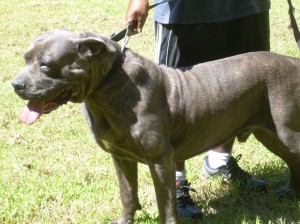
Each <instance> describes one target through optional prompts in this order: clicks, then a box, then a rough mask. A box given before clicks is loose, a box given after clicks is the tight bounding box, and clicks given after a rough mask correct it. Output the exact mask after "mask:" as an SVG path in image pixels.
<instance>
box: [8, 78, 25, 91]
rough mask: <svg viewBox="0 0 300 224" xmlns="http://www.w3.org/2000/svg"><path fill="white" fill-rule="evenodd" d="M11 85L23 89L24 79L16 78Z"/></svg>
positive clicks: (16, 88)
mask: <svg viewBox="0 0 300 224" xmlns="http://www.w3.org/2000/svg"><path fill="white" fill-rule="evenodd" d="M11 85H12V86H13V87H14V89H15V90H23V89H25V81H24V79H23V78H20V77H18V78H16V79H15V80H14V81H12V83H11Z"/></svg>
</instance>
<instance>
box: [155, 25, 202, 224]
mask: <svg viewBox="0 0 300 224" xmlns="http://www.w3.org/2000/svg"><path fill="white" fill-rule="evenodd" d="M155 33H156V59H155V60H156V63H157V64H164V65H167V66H169V67H173V68H177V67H179V66H180V63H179V62H180V60H181V52H180V49H179V47H178V38H177V36H176V35H174V32H173V30H172V29H171V27H169V26H164V25H162V24H159V23H155ZM189 185H190V184H189V183H188V181H187V179H186V170H185V163H184V161H181V162H176V197H177V210H178V214H179V216H180V217H190V218H192V219H193V220H195V221H198V220H200V219H201V218H202V212H201V211H200V209H199V208H198V207H197V206H196V205H195V203H194V202H193V200H192V198H191V196H190V194H189V191H190V190H191V189H192V188H191V187H190V186H189Z"/></svg>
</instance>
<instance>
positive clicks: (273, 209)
mask: <svg viewBox="0 0 300 224" xmlns="http://www.w3.org/2000/svg"><path fill="white" fill-rule="evenodd" d="M293 2H294V5H295V6H296V7H298V8H300V0H294V1H293ZM127 4H128V1H124V0H72V1H71V0H68V1H66V0H62V1H50V0H44V1H37V0H1V1H0V74H1V76H0V82H1V90H0V100H1V107H0V125H1V128H0V136H1V137H0V223H107V222H109V221H110V220H112V219H117V218H118V215H119V214H120V211H121V207H120V199H119V193H118V183H117V180H116V175H115V171H114V168H113V165H112V162H111V159H110V155H109V154H107V153H105V152H104V151H103V150H101V149H100V148H99V147H98V146H97V145H96V144H95V142H94V140H93V139H92V136H91V134H90V131H89V130H88V127H87V125H86V122H85V120H84V118H83V116H82V114H81V110H80V105H78V104H71V103H70V104H68V105H66V106H63V107H61V108H59V109H58V110H56V111H54V112H52V113H51V114H49V115H44V116H43V117H42V118H41V119H40V120H39V121H38V122H37V123H36V124H34V125H32V126H27V125H23V124H21V122H20V120H19V116H20V114H21V111H22V108H23V107H24V106H25V103H26V102H24V101H22V100H21V99H19V98H18V97H17V96H16V94H14V92H13V90H12V88H11V85H10V83H11V81H12V79H13V78H14V77H15V76H16V74H17V73H18V72H19V71H20V69H21V68H22V67H23V65H24V62H23V59H22V55H23V53H24V52H25V50H26V48H27V47H28V46H29V43H30V42H31V41H32V40H33V39H34V38H35V37H36V36H37V35H39V34H41V33H42V32H44V31H46V30H51V29H54V28H61V27H66V28H69V29H71V30H74V31H84V30H88V31H93V32H96V33H99V34H103V35H106V36H109V35H111V33H112V32H118V31H120V30H121V29H123V28H124V20H125V12H126V9H127ZM287 9H288V7H287V3H286V1H282V0H274V1H272V10H271V49H272V51H273V52H277V53H281V54H285V55H291V56H295V57H300V54H299V50H297V47H296V44H295V41H294V39H293V34H292V31H291V30H290V29H288V25H289V18H288V13H287ZM296 15H297V20H298V22H299V25H300V12H299V11H296ZM153 33H154V31H153V22H152V14H150V16H149V19H148V21H147V24H146V27H145V28H144V32H143V33H142V34H140V35H138V36H135V37H132V38H131V40H130V43H129V47H130V48H132V49H134V50H135V51H136V52H139V53H140V54H142V55H144V56H146V57H147V58H149V59H154V34H153ZM240 153H242V154H243V157H242V159H241V161H240V162H239V164H240V165H241V166H242V167H243V168H245V169H246V170H248V171H249V172H251V173H252V174H255V175H256V176H258V177H260V178H263V179H266V180H267V181H268V182H269V183H270V187H271V191H270V193H269V194H266V195H261V194H252V195H249V194H247V195H246V194H241V193H238V192H237V191H236V190H235V189H234V188H233V187H232V186H228V185H226V184H224V183H222V181H221V180H218V179H217V180H214V181H208V180H206V181H202V180H201V179H200V178H199V172H200V170H201V167H202V159H203V156H204V155H201V156H197V157H195V158H193V159H191V160H189V161H188V162H187V168H188V178H189V181H190V182H192V184H193V187H194V188H195V189H196V190H197V193H193V197H194V199H195V201H196V203H197V204H198V205H199V206H202V207H203V209H204V220H203V223H257V224H258V223H300V205H299V203H298V202H296V201H293V200H287V199H285V200H281V201H278V200H276V199H275V198H274V197H273V193H274V189H276V188H278V187H279V186H280V185H282V184H283V183H287V182H288V178H289V173H288V169H287V167H286V165H285V164H284V163H283V162H282V161H281V160H280V159H278V158H277V157H275V156H273V155H272V154H270V153H269V152H268V151H267V150H266V149H265V148H263V147H262V146H261V145H260V144H259V143H258V142H257V141H256V140H255V139H254V138H252V137H251V138H250V139H249V140H248V141H247V143H246V144H239V143H236V144H235V149H234V155H238V154H240ZM139 183H140V189H139V195H140V201H141V203H142V205H143V210H142V211H139V212H137V215H136V220H137V223H159V222H158V219H157V216H158V212H157V207H156V202H155V194H154V189H153V184H152V181H151V178H150V173H149V171H148V168H147V167H146V166H145V165H140V166H139Z"/></svg>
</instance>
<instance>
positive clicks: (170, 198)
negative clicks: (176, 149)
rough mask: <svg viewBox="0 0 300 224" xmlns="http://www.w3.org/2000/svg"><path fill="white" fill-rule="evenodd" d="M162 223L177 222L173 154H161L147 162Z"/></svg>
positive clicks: (170, 223) (173, 223) (171, 223)
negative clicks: (149, 162)
mask: <svg viewBox="0 0 300 224" xmlns="http://www.w3.org/2000/svg"><path fill="white" fill-rule="evenodd" d="M149 168H150V172H151V176H152V179H153V182H154V187H155V193H156V200H157V204H158V211H159V216H160V223H162V224H177V223H178V217H177V208H176V190H175V165H174V161H173V156H171V155H163V156H161V157H160V158H159V159H158V160H157V159H156V160H155V161H154V163H153V164H149Z"/></svg>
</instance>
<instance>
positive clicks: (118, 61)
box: [97, 48, 126, 89]
mask: <svg viewBox="0 0 300 224" xmlns="http://www.w3.org/2000/svg"><path fill="white" fill-rule="evenodd" d="M125 52H126V48H125V49H124V52H118V55H117V57H116V59H115V61H114V63H113V64H112V66H111V69H110V70H109V71H108V73H107V74H106V76H105V77H104V78H103V79H102V80H101V82H100V83H99V84H98V86H97V89H98V88H101V87H102V86H103V85H104V84H105V83H106V82H107V81H108V80H109V79H110V78H111V77H112V75H113V74H114V73H115V71H116V70H117V69H118V68H119V67H120V66H121V65H122V64H123V62H124V59H125Z"/></svg>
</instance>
